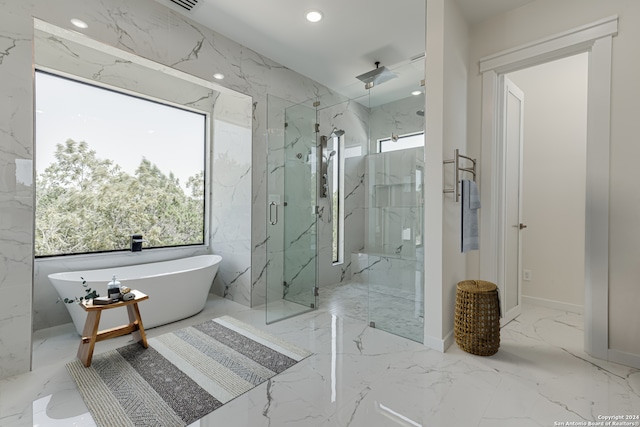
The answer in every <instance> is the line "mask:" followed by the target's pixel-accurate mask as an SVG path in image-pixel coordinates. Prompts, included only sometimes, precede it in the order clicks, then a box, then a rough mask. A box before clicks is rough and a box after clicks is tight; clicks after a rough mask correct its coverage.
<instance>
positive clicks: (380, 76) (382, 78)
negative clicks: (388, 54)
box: [356, 61, 398, 89]
mask: <svg viewBox="0 0 640 427" xmlns="http://www.w3.org/2000/svg"><path fill="white" fill-rule="evenodd" d="M375 64H376V68H374V69H373V70H371V71H368V72H366V73H364V74H360V75H359V76H357V77H356V79H358V80H360V81H361V82H363V83H364V88H365V89H371V88H372V87H374V86H375V85H379V84H382V83H384V82H386V81H389V80H391V79H395V78H396V77H398V75H397V74H396V73H394V72H393V71H391V70H389V69H388V68H387V67H385V66H382V67H380V61H376V63H375Z"/></svg>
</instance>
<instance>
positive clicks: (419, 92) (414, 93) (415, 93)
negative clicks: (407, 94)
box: [411, 90, 422, 96]
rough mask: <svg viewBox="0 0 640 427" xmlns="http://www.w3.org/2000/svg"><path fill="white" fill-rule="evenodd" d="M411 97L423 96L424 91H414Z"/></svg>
mask: <svg viewBox="0 0 640 427" xmlns="http://www.w3.org/2000/svg"><path fill="white" fill-rule="evenodd" d="M411 95H413V96H418V95H422V91H421V90H414V91H413V92H411Z"/></svg>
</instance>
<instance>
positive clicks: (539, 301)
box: [522, 295, 584, 314]
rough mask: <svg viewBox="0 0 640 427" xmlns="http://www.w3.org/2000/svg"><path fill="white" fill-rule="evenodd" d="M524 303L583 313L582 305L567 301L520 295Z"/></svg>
mask: <svg viewBox="0 0 640 427" xmlns="http://www.w3.org/2000/svg"><path fill="white" fill-rule="evenodd" d="M522 302H523V303H524V304H531V305H537V306H539V307H547V308H553V309H555V310H562V311H569V312H571V313H578V314H584V306H582V305H577V304H569V303H567V302H560V301H554V300H550V299H544V298H537V297H529V296H525V295H523V296H522Z"/></svg>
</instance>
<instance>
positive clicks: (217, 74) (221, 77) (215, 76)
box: [213, 73, 224, 80]
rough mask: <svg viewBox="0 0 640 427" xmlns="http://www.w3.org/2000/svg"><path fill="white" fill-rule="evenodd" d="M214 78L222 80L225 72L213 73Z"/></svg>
mask: <svg viewBox="0 0 640 427" xmlns="http://www.w3.org/2000/svg"><path fill="white" fill-rule="evenodd" d="M213 78H214V79H216V80H222V79H224V74H222V73H215V74H214V75H213Z"/></svg>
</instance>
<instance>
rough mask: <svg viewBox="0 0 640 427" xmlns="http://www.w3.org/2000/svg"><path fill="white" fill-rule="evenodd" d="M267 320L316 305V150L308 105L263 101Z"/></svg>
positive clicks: (313, 119) (311, 110)
mask: <svg viewBox="0 0 640 427" xmlns="http://www.w3.org/2000/svg"><path fill="white" fill-rule="evenodd" d="M267 129H268V134H267V165H268V168H267V188H268V200H267V242H266V245H267V260H268V261H267V272H266V284H267V285H266V286H267V289H266V321H267V323H273V322H276V321H278V320H283V319H286V318H289V317H292V316H296V315H298V314H301V313H305V312H307V311H310V310H314V309H315V308H316V307H317V306H318V305H317V283H318V256H317V247H318V244H317V221H318V215H317V205H318V203H317V196H318V187H317V186H318V184H317V179H316V176H317V173H318V170H317V169H318V163H319V162H318V158H317V156H318V147H317V138H316V107H315V106H314V105H313V101H309V102H306V103H301V104H294V103H291V102H289V101H286V100H284V99H280V98H278V97H275V96H272V95H268V97H267Z"/></svg>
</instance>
